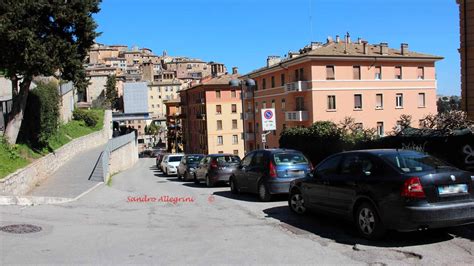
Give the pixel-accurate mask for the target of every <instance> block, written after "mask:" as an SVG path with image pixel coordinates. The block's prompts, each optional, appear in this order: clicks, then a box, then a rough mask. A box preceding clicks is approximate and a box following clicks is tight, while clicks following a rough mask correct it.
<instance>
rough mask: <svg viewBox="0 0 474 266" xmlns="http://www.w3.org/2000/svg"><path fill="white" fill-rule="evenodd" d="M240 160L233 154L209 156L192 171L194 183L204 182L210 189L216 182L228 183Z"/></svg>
mask: <svg viewBox="0 0 474 266" xmlns="http://www.w3.org/2000/svg"><path fill="white" fill-rule="evenodd" d="M239 163H240V158H239V156H237V155H233V154H221V153H219V154H209V155H207V156H206V157H204V158H203V159H202V160H201V162H200V163H199V165H198V167H197V168H196V170H195V171H194V183H196V184H199V183H200V182H201V181H205V182H206V186H208V187H212V186H214V184H215V183H217V182H225V183H227V182H228V181H229V177H230V176H231V175H232V173H233V172H234V171H235V169H237V166H238V165H239Z"/></svg>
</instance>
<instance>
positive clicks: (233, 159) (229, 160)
mask: <svg viewBox="0 0 474 266" xmlns="http://www.w3.org/2000/svg"><path fill="white" fill-rule="evenodd" d="M216 160H217V163H218V164H220V165H223V164H238V163H240V158H239V156H231V155H229V156H219V157H216Z"/></svg>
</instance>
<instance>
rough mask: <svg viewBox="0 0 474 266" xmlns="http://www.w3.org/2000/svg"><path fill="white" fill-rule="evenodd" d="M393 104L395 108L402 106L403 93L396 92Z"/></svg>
mask: <svg viewBox="0 0 474 266" xmlns="http://www.w3.org/2000/svg"><path fill="white" fill-rule="evenodd" d="M395 106H396V108H403V94H402V93H397V95H396V98H395Z"/></svg>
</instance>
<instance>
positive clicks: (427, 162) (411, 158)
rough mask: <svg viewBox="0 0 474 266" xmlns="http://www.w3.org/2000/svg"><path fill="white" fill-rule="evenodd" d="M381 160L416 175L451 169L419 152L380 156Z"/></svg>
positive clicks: (445, 164) (436, 159)
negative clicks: (440, 169) (417, 173)
mask: <svg viewBox="0 0 474 266" xmlns="http://www.w3.org/2000/svg"><path fill="white" fill-rule="evenodd" d="M382 158H383V159H385V160H386V161H387V162H388V163H389V164H391V165H392V166H395V168H398V169H400V170H401V171H402V172H404V173H416V172H424V171H432V170H435V169H439V168H451V167H452V166H451V165H449V164H447V163H445V162H443V161H441V160H440V159H438V158H435V157H433V156H430V155H427V154H423V153H419V152H397V153H392V154H386V155H382Z"/></svg>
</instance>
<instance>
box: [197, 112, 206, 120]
mask: <svg viewBox="0 0 474 266" xmlns="http://www.w3.org/2000/svg"><path fill="white" fill-rule="evenodd" d="M196 118H197V119H206V114H205V113H197V114H196Z"/></svg>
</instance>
